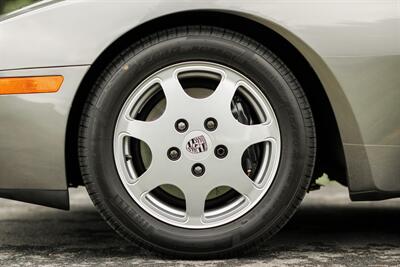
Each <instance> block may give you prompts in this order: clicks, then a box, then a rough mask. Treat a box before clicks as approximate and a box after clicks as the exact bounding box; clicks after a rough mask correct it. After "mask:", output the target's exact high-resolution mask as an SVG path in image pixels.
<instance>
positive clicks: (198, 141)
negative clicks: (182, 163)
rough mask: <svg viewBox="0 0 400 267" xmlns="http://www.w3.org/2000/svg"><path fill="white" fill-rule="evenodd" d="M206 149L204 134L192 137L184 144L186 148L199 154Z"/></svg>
mask: <svg viewBox="0 0 400 267" xmlns="http://www.w3.org/2000/svg"><path fill="white" fill-rule="evenodd" d="M207 149H208V147H207V141H206V138H205V137H204V135H199V136H196V137H193V138H192V139H190V140H189V141H188V142H187V144H186V150H187V151H189V152H190V153H192V154H199V153H201V152H205V151H207Z"/></svg>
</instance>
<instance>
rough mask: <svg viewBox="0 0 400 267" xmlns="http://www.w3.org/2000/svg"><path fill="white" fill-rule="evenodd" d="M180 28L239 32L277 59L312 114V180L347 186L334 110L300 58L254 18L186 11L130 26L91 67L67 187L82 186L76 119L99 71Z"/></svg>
mask: <svg viewBox="0 0 400 267" xmlns="http://www.w3.org/2000/svg"><path fill="white" fill-rule="evenodd" d="M184 25H210V26H217V27H222V28H226V29H230V30H233V31H237V32H240V33H242V34H245V35H247V36H249V37H251V38H253V39H255V40H257V41H258V42H260V43H262V44H263V45H265V46H266V47H268V48H269V49H270V50H271V51H272V52H274V53H275V54H276V55H278V56H279V57H280V58H281V59H282V60H283V62H285V64H286V65H287V66H288V67H289V69H291V70H292V71H293V73H294V74H295V76H296V78H297V79H298V80H299V82H300V84H301V85H302V87H303V89H304V91H305V93H306V96H307V98H308V100H309V102H310V105H311V109H312V111H313V115H314V119H315V125H316V133H317V160H316V166H315V169H314V178H318V177H319V176H321V175H322V174H323V173H327V174H328V176H329V177H330V178H331V179H335V180H337V181H339V182H340V183H342V184H347V179H346V167H345V159H344V152H343V147H342V142H341V138H340V134H339V129H338V126H337V123H336V119H335V116H334V113H333V110H332V107H331V105H330V102H329V99H328V97H327V95H326V93H325V90H324V88H323V86H322V84H321V82H320V80H319V78H318V77H317V75H316V73H315V72H314V70H313V68H312V67H311V66H310V64H309V63H308V61H307V60H306V59H305V58H304V56H303V55H302V54H301V53H300V52H299V51H298V50H297V49H296V48H295V47H294V46H293V45H292V44H291V43H290V42H288V41H287V40H286V39H285V38H284V37H282V36H281V35H279V34H278V33H276V32H275V31H273V30H271V29H269V28H268V27H266V26H265V25H262V24H260V23H258V22H255V21H253V20H250V19H247V18H245V17H242V16H238V15H234V14H230V13H223V12H220V11H217V12H214V11H213V12H210V11H190V12H182V13H176V14H172V15H167V16H164V17H160V18H157V19H155V20H152V21H150V22H147V23H145V24H142V25H140V26H138V27H136V28H134V29H133V30H131V31H129V32H127V33H126V34H125V35H123V36H122V37H120V38H119V39H118V40H116V41H115V42H114V43H113V44H111V45H110V46H109V47H108V48H107V49H106V50H104V51H103V52H102V54H101V55H100V56H99V57H98V58H97V59H96V61H95V62H94V63H93V64H92V66H91V68H90V69H89V71H88V73H87V74H86V76H85V77H84V79H83V81H82V83H81V85H80V87H79V88H78V91H77V94H76V96H75V98H74V101H73V104H72V107H71V112H70V115H69V119H68V125H67V136H66V152H65V153H66V173H67V180H68V184H69V186H78V185H82V179H81V174H80V170H79V165H78V156H77V146H78V144H77V139H78V128H79V121H80V115H81V112H82V110H83V105H84V102H85V99H86V97H87V95H88V93H89V91H90V89H91V87H92V86H93V84H94V83H95V81H96V79H97V77H98V75H99V74H100V72H101V71H102V70H103V69H104V68H105V67H106V66H107V64H109V63H110V62H111V61H112V59H113V58H114V57H115V56H117V55H118V53H120V52H121V51H123V50H124V49H126V48H127V47H128V46H129V45H131V44H132V43H134V42H135V41H138V40H140V39H141V38H143V37H145V36H147V35H149V34H151V33H154V32H156V31H160V30H163V29H168V28H172V27H177V26H184Z"/></svg>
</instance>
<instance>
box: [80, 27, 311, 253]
mask: <svg viewBox="0 0 400 267" xmlns="http://www.w3.org/2000/svg"><path fill="white" fill-rule="evenodd" d="M80 125H81V127H80V133H79V149H78V150H79V151H78V153H79V160H80V168H81V172H82V176H83V180H84V183H85V185H86V187H87V190H88V192H89V194H90V196H91V198H92V200H93V202H94V204H95V206H96V207H97V209H98V210H99V212H100V213H101V214H102V216H103V217H104V218H105V220H106V221H107V222H108V223H109V224H110V225H111V226H112V228H114V229H115V230H116V231H117V232H118V233H119V234H121V235H122V236H123V237H125V238H126V239H128V240H131V241H134V242H136V243H138V244H139V245H141V246H142V247H145V248H147V249H149V250H152V251H156V252H159V253H162V254H164V255H170V256H178V257H190V258H216V257H228V256H237V255H239V254H241V253H244V252H246V251H248V250H249V249H252V248H257V247H258V246H259V245H260V244H261V243H262V241H264V240H266V239H268V238H269V237H271V236H272V235H273V234H274V233H276V232H277V231H278V230H279V229H280V228H282V227H283V225H284V224H285V223H286V222H287V221H288V219H289V218H290V217H291V216H292V214H293V213H294V211H295V210H296V208H297V207H298V205H299V203H300V201H301V200H302V198H303V196H304V194H305V192H306V190H307V188H308V185H309V182H310V177H311V175H312V171H313V166H314V158H315V147H316V144H315V143H316V139H315V130H314V123H313V117H312V113H311V109H310V107H309V104H308V102H307V99H306V97H305V94H304V92H303V90H302V88H301V86H300V84H299V83H298V81H297V80H296V78H295V76H294V75H293V73H292V72H291V71H290V70H289V69H288V68H287V67H286V66H285V64H284V63H283V62H282V61H281V60H280V59H279V58H278V57H277V56H276V55H274V54H273V53H272V52H271V51H269V50H268V49H267V48H266V47H264V46H263V45H261V44H259V43H257V42H256V41H254V40H252V39H250V38H248V37H246V36H244V35H242V34H239V33H237V32H231V31H228V30H225V29H220V28H216V27H205V26H188V27H180V28H173V29H169V30H165V31H161V32H158V33H156V34H153V35H151V36H148V37H146V38H144V39H142V40H140V41H139V42H137V43H135V44H133V45H131V46H130V47H129V48H128V49H127V50H126V51H123V52H121V54H120V55H118V56H117V57H116V58H115V59H114V61H113V62H111V64H109V66H108V67H107V68H106V69H105V70H104V71H103V73H102V74H101V75H100V76H99V78H98V81H97V82H96V84H95V85H94V87H93V88H92V90H91V92H90V94H89V96H88V99H87V100H86V104H85V107H84V110H83V114H82V117H81V124H80Z"/></svg>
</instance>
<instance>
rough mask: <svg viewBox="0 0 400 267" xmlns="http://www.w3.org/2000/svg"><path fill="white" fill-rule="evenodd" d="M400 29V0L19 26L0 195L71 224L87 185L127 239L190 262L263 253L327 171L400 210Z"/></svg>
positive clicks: (97, 15)
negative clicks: (74, 196) (395, 202)
mask: <svg viewBox="0 0 400 267" xmlns="http://www.w3.org/2000/svg"><path fill="white" fill-rule="evenodd" d="M399 23H400V7H399V4H398V1H396V0H388V1H351V2H347V1H329V0H320V1H305V0H301V1H274V0H266V1H257V0H250V1H236V0H235V1H229V0H221V1H212V0H202V1H186V0H174V1H155V0H148V1H126V0H124V1H123V0H115V1H91V0H80V1H75V0H65V1H62V0H61V1H60V0H48V1H40V2H38V3H36V4H33V5H30V6H28V7H25V8H22V9H20V10H17V11H14V12H11V13H9V14H6V15H3V16H2V17H0V37H1V38H0V40H1V42H0V122H1V127H0V164H1V165H0V166H1V168H0V197H3V198H9V199H14V200H19V201H25V202H29V203H35V204H40V205H44V206H48V207H54V208H60V209H69V192H68V190H69V188H71V187H77V186H85V187H86V189H87V191H88V194H89V195H90V198H91V199H92V201H93V203H94V205H95V207H96V208H97V210H98V211H99V213H100V214H101V215H102V217H103V218H104V219H105V220H106V221H107V222H108V224H109V225H110V226H111V227H112V228H113V229H114V230H115V231H116V232H118V233H119V234H120V235H121V236H123V237H124V238H126V239H127V240H129V241H132V242H135V243H136V244H138V245H139V246H141V247H143V248H146V249H148V250H150V251H153V252H154V253H158V254H161V255H164V256H169V257H179V258H192V259H205V258H224V257H234V256H239V255H243V254H247V253H249V252H250V251H252V250H255V249H257V248H259V247H260V246H261V245H262V244H263V243H264V242H266V241H267V240H268V239H269V238H270V237H271V236H273V235H274V234H275V233H277V232H278V231H279V230H280V229H281V228H282V227H283V226H284V225H285V224H286V223H287V221H288V220H289V219H290V218H291V216H292V215H293V214H294V212H295V211H296V209H297V208H298V207H299V204H300V203H301V200H302V199H303V197H304V195H305V194H306V193H307V192H309V191H311V190H316V189H318V188H319V187H320V185H321V182H320V179H319V177H321V176H322V175H324V174H325V178H326V175H327V176H328V177H329V179H330V180H335V181H337V182H339V183H341V184H343V185H345V186H347V187H348V190H349V195H350V198H351V199H352V200H354V201H361V200H381V199H387V198H394V197H399V196H400V168H399V158H400V76H399V71H400V28H399V25H400V24H399ZM338 216H340V214H338ZM343 223H344V224H345V223H346V222H343Z"/></svg>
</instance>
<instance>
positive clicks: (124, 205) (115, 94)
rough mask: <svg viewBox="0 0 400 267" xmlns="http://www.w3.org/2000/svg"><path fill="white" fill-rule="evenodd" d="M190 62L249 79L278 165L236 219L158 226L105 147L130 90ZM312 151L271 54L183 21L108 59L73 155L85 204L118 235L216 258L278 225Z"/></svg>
mask: <svg viewBox="0 0 400 267" xmlns="http://www.w3.org/2000/svg"><path fill="white" fill-rule="evenodd" d="M193 60H203V61H212V62H215V63H219V64H223V65H226V66H228V67H230V68H233V69H235V70H237V71H239V72H241V73H242V74H244V75H245V76H247V77H249V78H250V79H252V81H253V82H254V83H255V84H256V85H257V86H258V87H259V88H261V89H262V90H263V92H264V93H265V94H266V95H267V97H268V99H269V101H270V103H271V104H272V106H273V108H274V111H275V113H276V116H277V119H278V121H279V125H280V131H281V140H282V150H281V159H280V164H279V168H278V171H277V174H276V177H275V179H274V182H273V183H272V185H271V187H270V189H269V191H268V192H267V194H266V195H265V196H264V198H263V199H262V200H261V201H260V202H259V203H258V204H257V205H256V206H255V207H254V208H253V209H252V210H250V211H249V212H248V213H247V214H245V215H243V216H242V217H240V218H239V219H237V220H235V221H233V222H231V223H228V224H225V225H222V226H218V227H214V228H211V229H201V230H190V229H184V228H179V227H175V226H172V225H169V224H166V223H163V222H161V221H159V220H157V219H156V218H154V217H152V216H151V215H149V214H148V213H146V212H145V211H144V210H142V209H141V208H140V207H139V206H138V205H137V204H136V202H135V201H133V199H132V198H131V197H130V196H129V194H128V192H127V191H126V190H125V188H124V186H123V184H122V183H121V181H120V178H119V176H118V173H117V170H116V167H115V164H114V157H113V149H112V140H113V132H114V125H115V122H116V120H117V117H118V114H119V112H120V109H121V107H122V105H123V103H124V102H125V100H126V98H127V97H128V96H129V95H130V93H131V92H132V90H134V88H135V87H136V86H137V85H138V84H139V83H140V82H141V81H142V80H143V79H145V78H146V77H147V76H149V75H150V74H152V73H154V72H155V71H157V70H159V69H161V68H163V67H165V66H168V65H171V64H174V63H178V62H184V61H193ZM315 148H316V139H315V129H314V122H313V116H312V113H311V109H310V106H309V104H308V102H307V99H306V97H305V94H304V92H303V90H302V88H301V86H300V84H299V83H298V81H297V80H296V78H295V76H294V75H293V73H292V72H291V71H290V70H289V69H288V68H287V67H286V66H285V64H284V63H283V62H282V61H281V60H280V59H279V58H278V57H277V56H276V55H274V54H273V53H272V52H271V51H269V50H268V49H267V48H265V47H264V46H263V45H261V44H260V43H258V42H256V41H254V40H252V39H250V38H248V37H246V36H244V35H242V34H240V33H237V32H232V31H228V30H225V29H221V28H215V27H206V26H188V27H179V28H173V29H168V30H165V31H161V32H157V33H155V34H153V35H151V36H148V37H146V38H143V39H142V40H140V41H138V42H136V43H135V44H133V45H132V46H130V47H129V48H128V49H127V50H126V51H124V52H122V53H121V54H120V55H118V56H117V57H116V58H115V60H114V61H113V62H112V63H111V64H109V66H108V67H107V68H106V69H105V70H104V71H103V73H102V74H101V75H100V76H99V78H98V80H97V82H96V84H95V85H94V86H93V88H92V90H91V92H90V94H89V97H88V99H87V101H86V104H85V107H84V110H83V114H82V117H81V122H80V131H79V151H78V152H79V162H80V168H81V173H82V176H83V180H84V183H85V185H86V188H87V190H88V192H89V194H90V197H91V199H92V201H93V202H94V204H95V206H96V207H97V209H98V210H99V212H100V213H101V214H102V216H103V217H104V219H105V220H106V221H107V222H108V223H109V224H110V225H111V227H112V228H113V229H114V230H115V231H117V232H118V233H119V234H120V235H121V236H123V237H124V238H126V239H128V240H130V241H133V242H135V243H137V244H138V245H140V246H142V247H144V248H146V249H148V250H151V251H155V252H158V253H161V254H163V255H167V256H174V257H180V258H221V257H231V256H238V255H240V254H243V253H245V252H247V251H249V250H250V249H254V248H257V247H259V246H260V245H261V244H262V241H264V240H267V239H268V238H270V237H271V236H272V235H273V234H275V233H276V232H277V231H278V230H279V229H281V228H282V227H283V226H284V225H285V223H286V222H287V221H288V220H289V218H290V217H291V216H292V215H293V213H294V212H295V210H296V208H297V207H298V206H299V204H300V202H301V200H302V199H303V197H304V194H305V192H306V190H307V188H308V185H309V182H310V178H311V175H312V172H313V166H314V160H315V153H316V151H315V150H316V149H315Z"/></svg>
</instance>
